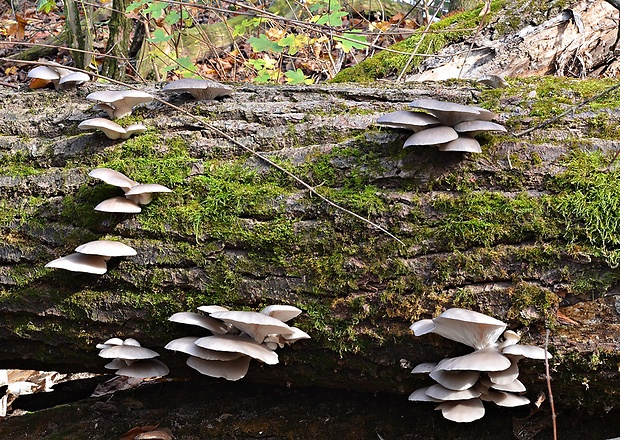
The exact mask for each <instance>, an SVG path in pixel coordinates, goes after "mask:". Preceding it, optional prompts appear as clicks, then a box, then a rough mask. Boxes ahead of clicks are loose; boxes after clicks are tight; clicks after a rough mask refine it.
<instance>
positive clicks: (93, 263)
mask: <svg viewBox="0 0 620 440" xmlns="http://www.w3.org/2000/svg"><path fill="white" fill-rule="evenodd" d="M133 255H136V251H135V249H133V248H132V247H130V246H127V245H126V244H123V243H121V242H120V241H113V240H96V241H91V242H88V243H85V244H82V245H80V246H78V247H76V248H75V253H74V254H70V255H67V256H65V257H60V258H57V259H55V260H52V261H50V262H49V263H47V264H46V265H45V267H51V268H56V269H64V270H68V271H71V272H83V273H91V274H96V275H102V274H104V273H106V272H107V270H108V267H107V263H106V262H107V261H108V260H109V259H110V258H112V257H130V256H133Z"/></svg>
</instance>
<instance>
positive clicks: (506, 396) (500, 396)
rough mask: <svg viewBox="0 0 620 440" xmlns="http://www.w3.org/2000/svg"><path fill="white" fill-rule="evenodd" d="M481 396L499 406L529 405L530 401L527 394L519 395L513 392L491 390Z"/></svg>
mask: <svg viewBox="0 0 620 440" xmlns="http://www.w3.org/2000/svg"><path fill="white" fill-rule="evenodd" d="M480 398H481V399H482V400H484V401H486V402H493V403H495V404H496V405H497V406H505V407H515V406H521V405H527V404H528V403H530V399H528V398H527V397H525V396H519V395H516V394H511V393H504V392H502V391H492V390H491V391H489V392H488V393H487V394H483V395H481V396H480Z"/></svg>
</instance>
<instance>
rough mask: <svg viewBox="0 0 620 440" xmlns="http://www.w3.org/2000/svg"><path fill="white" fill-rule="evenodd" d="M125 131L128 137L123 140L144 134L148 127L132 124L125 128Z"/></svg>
mask: <svg viewBox="0 0 620 440" xmlns="http://www.w3.org/2000/svg"><path fill="white" fill-rule="evenodd" d="M125 131H126V132H127V134H126V135H125V136H126V137H123V139H129V137H130V136H131V135H134V134H142V133H144V132H145V131H146V127H145V126H144V125H143V124H140V123H138V124H131V125H129V126H127V127H125Z"/></svg>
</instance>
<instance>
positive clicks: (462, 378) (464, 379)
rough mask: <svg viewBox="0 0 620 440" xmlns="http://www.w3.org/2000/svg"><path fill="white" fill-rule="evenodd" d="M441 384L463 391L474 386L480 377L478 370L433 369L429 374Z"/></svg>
mask: <svg viewBox="0 0 620 440" xmlns="http://www.w3.org/2000/svg"><path fill="white" fill-rule="evenodd" d="M429 376H430V377H431V378H432V379H435V380H436V381H437V383H439V385H442V386H444V387H445V388H448V389H450V390H455V391H462V390H466V389H468V388H471V387H473V386H474V384H475V383H476V382H477V381H478V378H479V377H480V373H479V372H478V371H467V370H464V371H444V370H433V371H431V373H430V374H429Z"/></svg>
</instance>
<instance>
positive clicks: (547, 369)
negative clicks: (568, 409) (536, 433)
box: [545, 329, 558, 440]
mask: <svg viewBox="0 0 620 440" xmlns="http://www.w3.org/2000/svg"><path fill="white" fill-rule="evenodd" d="M548 347H549V329H547V335H546V337H545V374H546V378H547V391H548V392H549V405H551V421H552V422H553V440H558V427H557V424H556V419H557V415H556V414H555V405H554V403H553V392H552V391H551V374H550V373H549V354H548V352H547V348H548Z"/></svg>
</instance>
